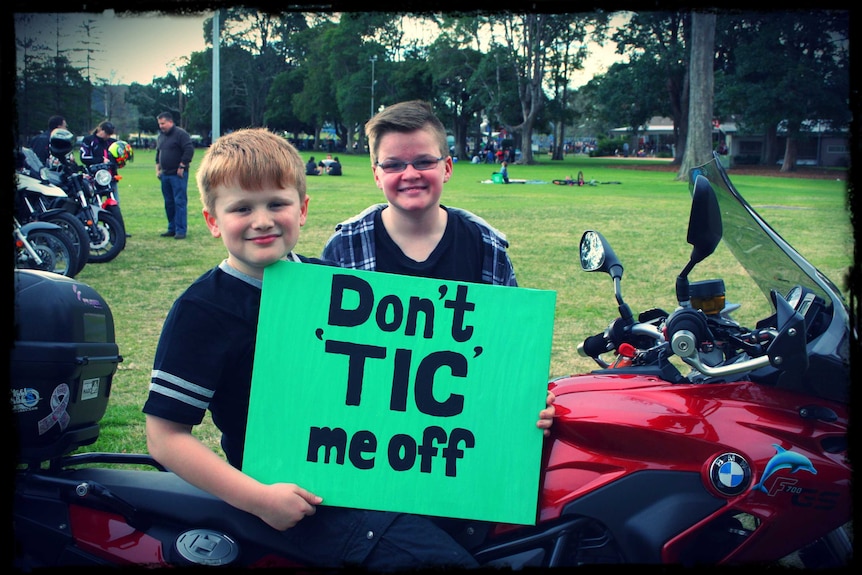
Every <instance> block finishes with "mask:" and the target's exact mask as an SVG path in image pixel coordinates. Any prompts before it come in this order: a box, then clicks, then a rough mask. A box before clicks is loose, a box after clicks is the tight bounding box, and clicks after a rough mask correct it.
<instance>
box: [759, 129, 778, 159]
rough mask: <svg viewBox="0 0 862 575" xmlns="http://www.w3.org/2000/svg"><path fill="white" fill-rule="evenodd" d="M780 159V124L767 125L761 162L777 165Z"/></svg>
mask: <svg viewBox="0 0 862 575" xmlns="http://www.w3.org/2000/svg"><path fill="white" fill-rule="evenodd" d="M777 161H778V126H777V125H776V124H771V125H769V126H767V127H766V136H765V138H764V150H763V156H761V158H760V162H761V163H763V164H766V165H767V166H773V165H775V162H777Z"/></svg>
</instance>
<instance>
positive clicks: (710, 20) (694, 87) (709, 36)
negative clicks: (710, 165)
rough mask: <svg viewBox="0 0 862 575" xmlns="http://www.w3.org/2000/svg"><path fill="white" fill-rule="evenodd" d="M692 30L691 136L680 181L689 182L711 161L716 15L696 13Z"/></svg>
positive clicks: (681, 166)
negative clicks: (691, 173)
mask: <svg viewBox="0 0 862 575" xmlns="http://www.w3.org/2000/svg"><path fill="white" fill-rule="evenodd" d="M691 28H692V30H691V32H692V33H691V53H690V56H689V69H690V74H691V76H690V77H691V83H690V89H689V98H688V134H687V137H686V140H685V154H684V155H683V158H682V163H681V164H680V170H679V172H678V174H677V180H688V173H689V170H691V168H694V167H696V166H700V165H701V164H705V163H706V162H708V161H709V160H711V159H712V154H711V151H712V113H713V102H714V99H715V94H714V80H715V78H714V74H713V60H714V56H713V53H714V50H715V14H713V13H705V12H694V13H693V14H692V16H691Z"/></svg>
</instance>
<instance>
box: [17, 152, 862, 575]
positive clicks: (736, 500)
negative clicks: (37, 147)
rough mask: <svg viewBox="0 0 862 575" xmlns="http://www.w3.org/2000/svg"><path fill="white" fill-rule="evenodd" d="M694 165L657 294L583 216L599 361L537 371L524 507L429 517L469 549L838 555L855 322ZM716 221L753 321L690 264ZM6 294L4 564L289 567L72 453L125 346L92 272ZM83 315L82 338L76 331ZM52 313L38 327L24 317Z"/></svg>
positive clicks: (93, 434)
mask: <svg viewBox="0 0 862 575" xmlns="http://www.w3.org/2000/svg"><path fill="white" fill-rule="evenodd" d="M692 174H693V175H692V180H691V190H692V209H691V215H690V222H689V231H688V241H689V243H691V244H692V255H691V259H690V261H689V262H688V263H687V264H686V265H685V266H684V267H683V269H682V272H681V273H680V275H679V277H678V278H677V279H676V296H677V300H678V307H677V308H676V309H674V310H673V311H671V312H665V311H663V310H661V309H652V310H647V311H645V312H642V313H640V314H638V315H637V316H635V314H634V313H633V312H632V311H631V309H630V308H629V306H628V304H626V302H625V300H624V298H623V296H622V290H621V279H622V274H623V266H622V264H621V263H620V261H619V260H618V259H617V258H616V256H615V255H614V252H613V250H612V248H611V247H610V244H609V242H608V241H607V239H606V238H604V237H603V236H602V235H601V234H600V233H599V232H596V231H587V232H586V233H584V235H583V238H582V241H581V245H580V260H581V265H582V267H583V268H584V269H585V270H587V271H604V272H607V273H609V274H610V275H611V276H612V278H613V283H614V293H615V296H616V300H617V303H618V306H619V311H620V317H619V318H617V319H616V320H614V321H612V322H611V323H610V324H609V326H608V328H607V329H606V330H605V331H603V332H602V333H600V334H597V335H595V336H591V337H588V338H587V339H586V340H585V341H584V342H583V344H582V345H581V346H580V349H581V350H582V352H583V353H584V354H585V355H588V356H590V357H593V358H595V359H596V361H597V363H598V364H599V368H598V369H597V370H595V371H592V372H590V373H584V374H580V375H570V376H566V377H561V378H557V379H554V380H552V381H551V382H550V383H549V387H550V389H552V391H553V392H554V394H555V395H556V403H555V406H556V418H555V422H554V425H553V427H552V429H551V436H550V437H549V438H547V439H546V441H545V446H544V452H543V459H542V471H541V491H540V493H539V494H538V500H539V510H538V514H537V522H536V524H535V525H533V526H520V525H504V524H494V523H487V522H479V521H462V520H452V521H442V520H441V525H446V527H447V529H449V531H450V532H451V533H452V535H453V537H455V538H456V539H457V540H458V541H459V542H460V543H462V544H463V545H464V546H465V547H466V548H467V549H469V550H470V551H471V553H472V554H473V555H474V556H475V557H476V559H477V560H478V562H479V563H480V564H481V565H483V566H489V567H509V568H513V569H519V568H524V567H559V566H574V565H585V564H597V563H635V564H641V565H644V564H677V565H687V566H692V565H740V564H775V563H777V562H779V561H781V560H786V558H787V557H788V556H789V555H791V554H792V555H793V557H794V560H796V561H799V562H800V563H801V564H802V565H804V566H807V567H834V566H846V565H848V564H849V561H850V559H851V557H852V547H851V545H850V542H849V538H848V535H847V532H846V531H845V527H844V526H845V524H847V523H848V522H849V521H850V520H851V515H850V514H851V507H852V505H851V504H852V498H851V485H850V479H851V467H850V462H849V461H848V454H847V449H848V447H847V442H848V437H847V432H848V423H849V422H848V417H849V415H848V407H847V391H848V388H849V373H848V365H849V363H848V353H849V347H850V346H851V344H855V343H856V341H857V340H856V337H855V334H853V333H852V332H851V330H850V327H849V317H848V311H847V308H846V306H845V303H844V301H843V299H842V296H841V295H840V292H839V291H838V289H837V288H836V287H835V286H834V285H833V284H832V283H831V282H830V281H829V280H828V279H826V278H825V277H824V276H823V275H822V274H821V273H820V272H818V270H816V269H815V268H814V267H813V266H812V265H811V264H810V263H809V262H808V261H806V260H805V259H804V258H803V257H802V256H801V255H800V254H799V253H798V252H797V251H795V250H794V249H793V248H792V247H791V246H790V245H789V244H787V243H786V242H785V241H784V240H783V239H782V238H781V237H780V236H779V235H778V234H777V233H776V232H775V231H774V230H773V229H772V228H771V227H770V226H769V225H768V224H767V223H766V222H765V221H764V220H763V219H762V218H761V217H760V216H759V215H758V214H757V213H756V212H755V211H754V209H753V208H752V207H751V206H750V205H749V204H748V203H747V202H746V201H745V200H744V199H743V198H742V196H740V195H739V193H738V192H737V190H736V189H735V188H734V187H733V185H732V184H731V183H730V180H729V179H728V177H727V174H726V173H725V172H724V170H723V169H722V167H721V165H720V164H719V162H718V158H717V157H716V158H715V159H714V160H713V161H712V162H710V163H709V164H707V165H705V166H701V167H700V168H697V169H695V170H694V171H693V172H692ZM722 239H723V240H724V242H725V244H726V245H727V247H728V248H729V249H730V251H731V253H732V254H734V255H735V256H736V258H737V259H738V261H739V263H740V264H741V265H742V266H743V267H744V268H745V269H746V270H747V271H748V273H749V274H750V275H751V277H752V278H753V279H754V281H755V282H756V283H757V285H758V286H759V287H760V288H761V289H762V290H763V292H764V295H765V296H766V297H767V298H768V300H769V302H770V303H771V305H772V306H773V310H774V312H773V313H771V314H770V315H769V316H768V317H765V318H763V319H762V320H761V321H759V322H758V323H757V325H756V326H755V327H753V328H746V327H744V326H742V325H739V324H738V323H737V322H736V321H734V320H733V319H732V318H731V312H732V311H733V310H734V309H735V307H737V306H735V305H734V304H728V303H727V302H726V299H725V298H726V294H725V293H724V287H723V281H722V280H720V279H711V280H700V281H689V279H688V278H689V275H690V273H691V272H692V270H693V269H694V268H695V266H696V265H697V264H698V263H699V262H701V261H702V260H704V259H705V258H707V257H709V256H710V255H711V254H712V253H713V251H714V250H715V248H716V246H717V245H718V243H719V242H720V241H721V240H722ZM16 294H17V297H18V302H19V305H18V306H16V313H18V314H19V315H18V316H17V317H16V321H17V323H18V324H19V326H20V328H19V329H20V331H19V333H20V335H19V337H18V341H17V342H16V345H15V346H14V348H13V350H12V357H11V360H12V361H11V363H12V369H11V382H12V406H13V414H14V417H15V418H16V419H15V423H16V427H17V429H18V432H19V436H20V437H19V446H20V454H19V461H20V464H19V466H18V470H17V472H16V477H15V496H14V504H13V528H14V531H15V540H16V541H17V543H18V545H19V549H18V555H17V557H16V561H17V564H18V565H19V566H24V567H27V568H29V567H39V566H58V565H71V564H75V565H79V566H80V565H129V564H134V565H148V566H168V565H171V566H173V565H177V566H179V565H230V566H235V567H253V566H287V567H296V566H298V561H296V559H295V558H293V557H291V556H290V555H289V552H288V551H286V550H285V549H283V548H282V545H281V542H282V538H281V536H280V534H279V533H278V532H277V531H275V530H273V529H271V528H269V527H268V526H266V525H265V524H264V523H263V522H262V521H260V520H259V519H258V518H256V517H254V516H252V515H250V514H247V513H245V512H242V511H239V510H237V509H235V508H233V507H231V506H229V505H227V504H226V503H224V502H223V501H221V500H219V499H217V498H215V497H213V496H211V495H208V494H207V493H205V492H203V491H201V490H199V489H197V488H195V487H192V486H191V485H189V484H188V483H186V482H185V481H183V480H182V479H180V478H179V477H177V476H176V475H175V474H173V473H171V472H169V471H165V470H164V469H163V468H162V467H161V466H160V465H159V464H158V463H157V462H155V461H154V460H152V459H151V458H150V457H148V456H146V455H141V454H117V453H75V454H71V453H72V452H73V451H74V450H76V449H77V448H79V447H81V446H85V445H89V444H92V443H93V442H95V441H96V439H97V437H98V433H99V420H100V419H101V418H102V416H103V415H104V413H105V410H106V407H107V403H108V398H109V394H110V388H111V382H112V377H113V375H114V373H115V371H116V369H117V366H118V363H119V362H120V361H122V358H121V357H120V356H119V354H118V349H117V346H116V344H115V342H114V329H113V318H112V315H111V312H110V309H109V307H108V305H107V302H105V301H104V300H103V299H102V298H101V297H100V296H99V294H98V293H96V292H95V291H94V290H92V289H91V288H90V287H89V286H86V285H84V284H80V283H76V282H74V280H68V279H64V278H56V277H55V276H51V277H49V276H47V275H46V274H39V273H38V272H17V273H16ZM49 294H50V297H49ZM44 301H51V302H53V303H52V306H49V307H46V306H44V305H43V304H42V302H44ZM84 316H87V317H88V320H87V322H88V333H90V334H99V337H97V338H94V337H89V338H84V337H83V333H82V331H81V330H82V328H81V327H80V326H81V325H83V323H84V322H82V321H81V319H82V318H83V317H84ZM48 317H50V318H51V319H52V321H51V322H47V323H49V324H50V325H52V326H53V327H52V329H51V330H40V329H38V328H37V326H40V325H42V324H43V322H41V320H42V319H43V318H48ZM56 342H62V343H56ZM49 343H50V345H49ZM49 350H50V353H49ZM606 354H610V355H611V357H610V358H609V360H605V359H603V356H605V355H606ZM85 358H86V359H87V361H82V360H83V359H85ZM683 371H685V373H684V372H683ZM49 398H50V399H49ZM70 454H71V455H70ZM107 464H111V465H113V467H109V466H107ZM140 465H145V466H147V467H146V468H145V469H140V468H138V467H136V466H140ZM501 504H504V503H501Z"/></svg>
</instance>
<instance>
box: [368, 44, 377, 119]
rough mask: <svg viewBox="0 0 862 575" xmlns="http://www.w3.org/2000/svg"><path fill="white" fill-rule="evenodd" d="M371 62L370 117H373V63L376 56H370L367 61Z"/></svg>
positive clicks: (375, 60)
mask: <svg viewBox="0 0 862 575" xmlns="http://www.w3.org/2000/svg"><path fill="white" fill-rule="evenodd" d="M368 61H369V62H371V116H369V117H374V63H375V62H377V56H376V55H375V56H372V57H370V58H369V59H368Z"/></svg>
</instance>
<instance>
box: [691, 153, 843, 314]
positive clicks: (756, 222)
mask: <svg viewBox="0 0 862 575" xmlns="http://www.w3.org/2000/svg"><path fill="white" fill-rule="evenodd" d="M697 175H703V176H705V177H706V178H707V179H708V180H709V183H710V184H711V185H712V189H713V190H714V191H715V194H716V197H717V199H718V204H719V206H720V209H721V223H722V229H723V234H722V240H724V243H725V245H726V246H727V247H728V248H729V249H730V251H731V253H732V254H733V256H734V257H735V258H736V260H737V261H738V262H739V263H740V265H742V267H743V268H745V271H746V272H748V275H749V276H750V277H751V278H752V279H753V280H754V282H755V283H756V284H757V286H758V287H759V288H760V290H761V291H762V292H763V293H764V295H766V297H767V298H768V299H769V301H770V302H771V301H772V300H771V297H770V291H771V290H773V289H774V290H777V291H778V293H780V294H781V295H783V296H786V295H787V293H788V292H789V291H790V289H791V288H793V287H794V286H796V285H801V286H803V287H807V288H809V289H811V290H813V291H814V293H816V294H817V295H819V296H820V297H822V298H823V299H824V301H825V302H826V303H827V305H828V304H832V306H833V308H842V309H843V307H844V303H843V302H844V300H843V296H842V295H841V292H840V291H839V290H838V288H837V287H836V286H835V284H833V283H832V282H831V281H830V280H829V278H827V277H826V276H824V275H823V274H822V273H821V272H820V271H819V270H817V268H815V267H814V266H813V265H812V264H811V263H810V262H809V261H808V260H806V259H805V258H804V257H802V255H800V254H799V252H797V251H796V250H795V249H794V248H793V247H792V246H791V245H790V244H788V243H787V242H786V241H785V240H784V239H783V238H782V237H781V236H780V235H779V234H778V232H776V231H775V230H773V229H772V227H770V225H769V224H768V223H766V221H764V220H763V218H761V217H760V215H759V214H758V213H757V212H755V211H754V208H752V207H751V205H750V204H749V203H748V202H747V201H746V200H745V199H744V198H743V197H742V196H741V195H740V194H739V192H738V191H737V190H736V188H735V187H734V186H733V184H732V183H731V182H730V178H729V177H728V176H727V172H726V171H725V170H724V168H723V167H722V166H721V163H720V162H719V159H718V156H717V155H715V154H714V157H713V159H712V161H710V162H708V163H706V164H704V165H702V166H699V167H696V168H693V169H692V170H691V172H690V177H689V190H691V188H692V187H693V185H694V180H695V178H696V176H697ZM833 313H834V311H833Z"/></svg>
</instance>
